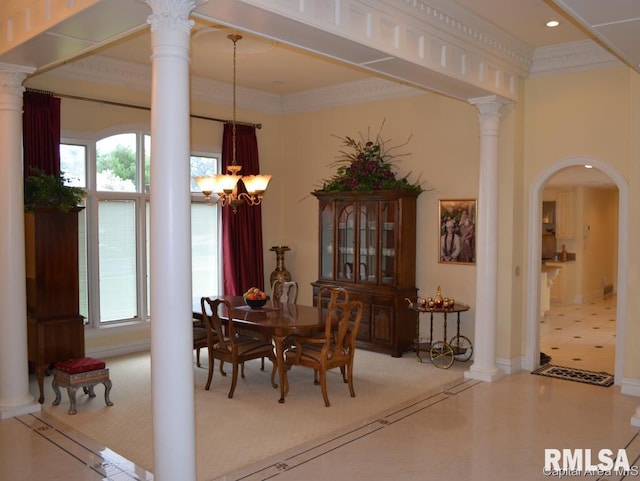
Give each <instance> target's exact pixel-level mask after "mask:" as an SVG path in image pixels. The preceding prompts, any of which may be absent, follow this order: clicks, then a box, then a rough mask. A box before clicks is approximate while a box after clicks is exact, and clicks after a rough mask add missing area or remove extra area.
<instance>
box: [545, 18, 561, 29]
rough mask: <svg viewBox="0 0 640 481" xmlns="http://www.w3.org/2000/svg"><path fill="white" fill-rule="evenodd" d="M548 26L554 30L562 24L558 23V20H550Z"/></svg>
mask: <svg viewBox="0 0 640 481" xmlns="http://www.w3.org/2000/svg"><path fill="white" fill-rule="evenodd" d="M546 25H547V27H549V28H553V27H557V26H558V25H560V22H558V21H557V20H549V21H548V22H547V24H546Z"/></svg>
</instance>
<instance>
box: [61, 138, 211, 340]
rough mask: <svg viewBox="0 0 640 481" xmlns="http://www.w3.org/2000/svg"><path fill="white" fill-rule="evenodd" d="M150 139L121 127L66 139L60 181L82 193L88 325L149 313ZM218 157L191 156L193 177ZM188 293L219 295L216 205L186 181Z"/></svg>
mask: <svg viewBox="0 0 640 481" xmlns="http://www.w3.org/2000/svg"><path fill="white" fill-rule="evenodd" d="M150 147H151V138H150V136H149V135H147V134H146V133H144V132H125V133H119V134H116V135H111V136H108V137H104V138H101V139H99V140H97V141H95V142H90V141H77V140H72V139H64V140H63V143H62V144H61V146H60V164H61V170H62V172H64V174H65V177H66V179H67V180H66V182H67V183H68V184H71V185H77V186H81V187H83V188H85V189H86V191H87V198H86V205H85V209H84V210H83V211H82V212H81V214H80V233H79V247H80V249H79V252H80V291H81V292H80V312H81V314H82V315H83V316H85V317H86V319H87V322H88V324H90V325H91V326H93V327H99V326H101V325H105V324H109V325H112V324H114V323H122V322H132V321H134V322H135V321H138V322H145V321H147V320H148V319H149V317H150V315H151V313H150V309H149V306H150V303H149V235H148V233H149V192H150V188H152V181H151V177H150V165H151V152H150ZM219 157H220V156H219V155H216V154H214V153H205V152H199V153H194V154H193V155H191V157H190V168H191V176H192V178H193V177H195V176H198V175H209V174H213V173H217V172H218V170H219V164H220V163H219ZM191 191H192V193H193V195H192V202H191V229H192V232H191V233H192V235H191V239H192V275H193V277H192V285H193V296H194V297H201V296H203V295H216V294H219V293H220V287H219V286H220V285H221V284H220V279H221V257H220V242H219V230H220V229H219V216H220V213H219V209H218V208H216V207H215V206H213V207H212V206H209V205H208V204H206V203H205V202H204V197H203V196H202V195H201V194H200V191H199V189H198V187H197V185H196V183H195V182H194V181H192V184H191Z"/></svg>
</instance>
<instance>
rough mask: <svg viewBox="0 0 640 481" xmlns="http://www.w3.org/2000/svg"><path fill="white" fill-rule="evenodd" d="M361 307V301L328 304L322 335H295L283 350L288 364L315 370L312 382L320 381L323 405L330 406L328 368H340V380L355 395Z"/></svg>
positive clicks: (317, 382)
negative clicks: (354, 380) (355, 366)
mask: <svg viewBox="0 0 640 481" xmlns="http://www.w3.org/2000/svg"><path fill="white" fill-rule="evenodd" d="M362 309H363V305H362V301H344V302H333V303H331V304H329V306H328V308H327V315H326V317H325V328H324V336H322V337H304V336H295V337H294V338H292V339H291V344H290V345H289V347H288V348H287V350H286V351H285V363H286V365H287V368H290V367H291V366H303V367H308V368H311V369H313V370H314V374H313V381H314V384H320V388H321V389H322V397H323V398H324V405H325V406H327V407H329V406H330V403H329V396H328V395H327V371H329V370H330V369H334V368H336V367H338V368H340V372H341V374H342V380H343V381H344V382H345V383H347V384H348V385H349V393H350V394H351V397H356V392H355V390H354V387H353V359H354V354H355V350H356V335H357V333H358V326H359V325H360V320H361V318H362ZM318 378H319V379H318Z"/></svg>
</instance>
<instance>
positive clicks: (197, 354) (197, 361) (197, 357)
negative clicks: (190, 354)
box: [196, 348, 202, 367]
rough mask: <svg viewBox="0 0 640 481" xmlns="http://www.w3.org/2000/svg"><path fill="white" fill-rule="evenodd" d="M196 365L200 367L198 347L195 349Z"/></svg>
mask: <svg viewBox="0 0 640 481" xmlns="http://www.w3.org/2000/svg"><path fill="white" fill-rule="evenodd" d="M196 366H198V367H202V366H201V365H200V348H198V349H196Z"/></svg>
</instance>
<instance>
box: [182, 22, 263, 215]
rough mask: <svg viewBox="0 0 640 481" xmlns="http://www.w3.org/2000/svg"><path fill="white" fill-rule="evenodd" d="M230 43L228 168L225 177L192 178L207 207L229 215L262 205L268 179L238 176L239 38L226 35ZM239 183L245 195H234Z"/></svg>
mask: <svg viewBox="0 0 640 481" xmlns="http://www.w3.org/2000/svg"><path fill="white" fill-rule="evenodd" d="M227 38H229V39H230V40H231V41H232V42H233V120H232V123H231V129H232V131H231V144H232V147H231V148H232V157H231V165H229V166H227V170H228V171H229V173H228V174H217V175H207V176H200V177H195V181H196V183H197V184H198V187H200V190H201V191H202V193H203V194H204V197H205V199H206V201H207V203H208V204H215V203H218V204H221V205H222V206H225V205H228V206H231V208H232V209H233V212H234V213H236V212H237V211H238V207H240V206H241V205H242V204H243V203H245V202H246V203H247V204H249V205H259V204H260V203H261V202H262V196H263V195H264V192H265V191H266V190H267V186H268V185H269V181H270V180H271V176H270V175H266V174H263V175H260V174H258V175H245V176H241V175H240V174H239V172H240V171H241V170H242V165H238V164H237V163H236V49H237V42H238V40H240V39H241V38H242V36H241V35H238V34H234V33H232V34H229V35H227ZM240 180H242V183H243V184H244V188H245V189H246V192H238V182H239V181H240Z"/></svg>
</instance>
